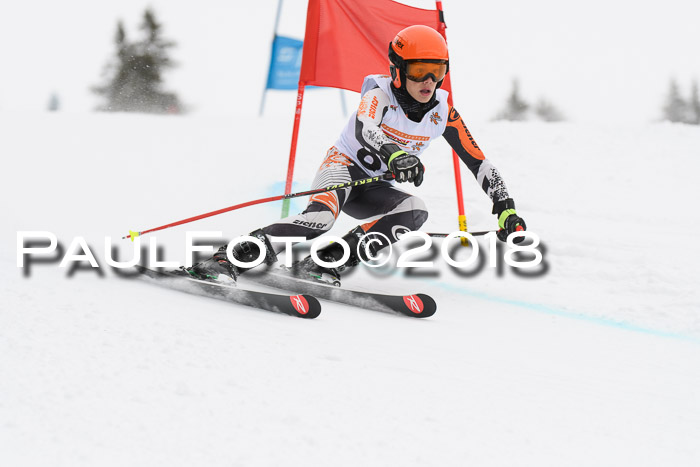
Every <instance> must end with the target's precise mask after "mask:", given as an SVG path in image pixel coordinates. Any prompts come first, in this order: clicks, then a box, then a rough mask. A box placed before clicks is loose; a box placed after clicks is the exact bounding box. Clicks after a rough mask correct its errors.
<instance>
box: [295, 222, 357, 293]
mask: <svg viewBox="0 0 700 467" xmlns="http://www.w3.org/2000/svg"><path fill="white" fill-rule="evenodd" d="M364 234H365V231H364V230H362V228H361V227H356V228H354V229H353V230H351V231H350V232H348V233H347V234H345V235H344V236H343V240H345V241H346V242H347V244H348V246H349V247H350V257H349V258H348V259H347V261H346V262H345V264H341V265H340V266H337V267H334V268H328V267H324V266H321V265H319V264H316V262H315V261H314V260H313V258H312V257H311V255H309V256H307V257H306V258H304V259H303V260H301V261H297V262H296V263H294V264H293V265H292V267H291V268H290V269H289V272H290V273H291V274H292V275H294V276H295V277H298V278H300V279H304V280H308V281H312V282H321V283H323V284H328V285H332V286H335V287H340V273H341V272H343V271H344V270H345V269H347V268H349V267H353V266H356V265H357V264H358V263H359V262H360V260H359V258H358V257H357V245H358V243H359V242H360V238H362V236H363V235H364ZM343 252H344V250H343V247H342V246H341V245H340V244H339V243H331V244H330V245H328V246H326V247H323V248H321V249H320V250H318V251H317V252H316V254H317V255H318V257H319V258H320V259H321V260H323V261H325V262H328V263H333V262H336V261H338V260H340V259H342V258H343Z"/></svg>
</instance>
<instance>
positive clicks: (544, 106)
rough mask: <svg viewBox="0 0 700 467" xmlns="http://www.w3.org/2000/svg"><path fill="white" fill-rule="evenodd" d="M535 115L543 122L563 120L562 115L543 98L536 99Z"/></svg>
mask: <svg viewBox="0 0 700 467" xmlns="http://www.w3.org/2000/svg"><path fill="white" fill-rule="evenodd" d="M535 115H537V116H538V117H539V118H540V119H541V120H543V121H545V122H561V121H563V120H564V115H563V114H562V113H561V112H560V111H559V110H558V109H557V108H556V107H554V105H553V104H552V103H551V102H549V101H548V100H547V99H545V98H541V99H540V100H539V101H537V105H536V106H535Z"/></svg>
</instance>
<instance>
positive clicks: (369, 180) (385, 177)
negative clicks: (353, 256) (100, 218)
mask: <svg viewBox="0 0 700 467" xmlns="http://www.w3.org/2000/svg"><path fill="white" fill-rule="evenodd" d="M393 178H394V175H393V174H391V173H389V172H387V173H385V174H384V175H382V176H377V177H370V178H363V179H361V180H353V181H351V182H347V183H340V184H338V185H330V186H327V187H325V188H317V189H315V190H309V191H300V192H298V193H290V194H286V195H278V196H270V197H269V198H261V199H256V200H253V201H248V202H246V203H241V204H236V205H234V206H229V207H227V208H223V209H218V210H216V211H212V212H208V213H206V214H200V215H198V216H193V217H188V218H187V219H183V220H181V221H176V222H171V223H170V224H165V225H161V226H160V227H154V228H152V229H146V230H141V231H134V230H129V235H125V236H124V237H122V239H125V238H130V239H131V241H132V242H133V241H134V238H136V237H138V236H139V235H144V234H147V233H150V232H155V231H157V230H164V229H169V228H170V227H175V226H177V225H182V224H187V223H190V222H194V221H198V220H200V219H205V218H207V217H212V216H218V215H219V214H223V213H225V212H229V211H235V210H236V209H241V208H245V207H247V206H253V205H255V204H262V203H269V202H270V201H279V200H282V199H290V198H298V197H300V196H309V195H315V194H318V193H325V192H327V191H335V190H340V189H343V188H352V187H354V186H358V185H367V184H368V183H377V182H381V181H384V180H393Z"/></svg>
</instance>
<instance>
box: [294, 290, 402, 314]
mask: <svg viewBox="0 0 700 467" xmlns="http://www.w3.org/2000/svg"><path fill="white" fill-rule="evenodd" d="M289 300H290V301H291V302H292V306H293V307H294V309H295V310H296V311H297V313H299V314H300V315H305V314H307V313H308V312H309V302H307V301H306V299H305V298H304V296H303V295H294V296H293V297H289ZM405 300H406V298H405V297H404V301H405Z"/></svg>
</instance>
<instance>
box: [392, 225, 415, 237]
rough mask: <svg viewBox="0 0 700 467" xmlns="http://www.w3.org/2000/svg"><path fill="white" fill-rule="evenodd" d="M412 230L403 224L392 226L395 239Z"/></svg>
mask: <svg viewBox="0 0 700 467" xmlns="http://www.w3.org/2000/svg"><path fill="white" fill-rule="evenodd" d="M410 231H411V229H409V228H408V227H405V226H403V225H395V226H393V227H392V228H391V236H392V237H394V240H400V239H401V236H402V235H403V234H406V233H408V232H410Z"/></svg>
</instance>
